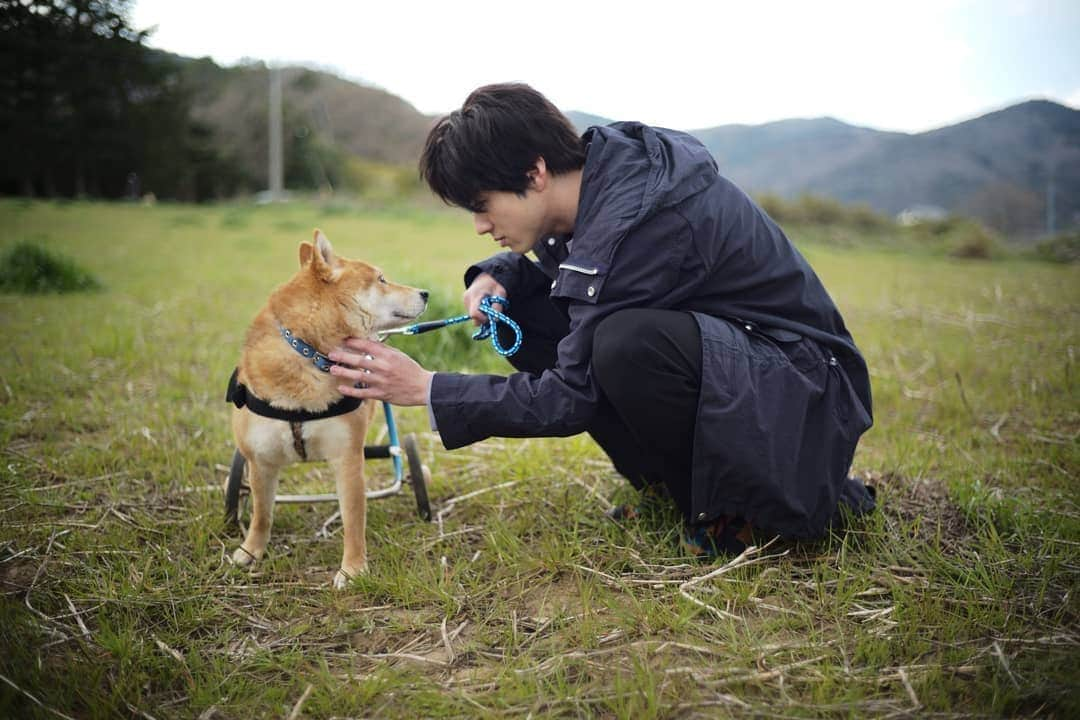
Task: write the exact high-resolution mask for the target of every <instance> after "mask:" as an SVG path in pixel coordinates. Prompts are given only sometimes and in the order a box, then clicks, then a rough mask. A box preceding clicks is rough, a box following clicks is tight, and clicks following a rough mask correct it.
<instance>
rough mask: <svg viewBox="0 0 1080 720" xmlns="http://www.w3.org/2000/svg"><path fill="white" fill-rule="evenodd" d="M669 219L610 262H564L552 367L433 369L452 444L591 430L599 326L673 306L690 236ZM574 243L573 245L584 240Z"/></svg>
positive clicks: (629, 242)
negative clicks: (562, 306)
mask: <svg viewBox="0 0 1080 720" xmlns="http://www.w3.org/2000/svg"><path fill="white" fill-rule="evenodd" d="M664 222H665V224H666V227H665V231H664V232H662V233H659V232H649V230H650V228H651V229H653V230H655V229H656V227H655V223H650V225H647V226H643V227H642V228H640V229H639V230H638V231H636V232H634V233H632V234H631V235H629V236H627V237H626V238H625V239H624V240H623V242H622V243H621V245H620V248H619V251H618V252H617V253H616V255H615V257H614V259H613V260H612V262H611V267H610V268H608V267H606V266H604V263H603V262H595V263H594V262H593V261H592V259H591V258H589V257H588V256H587V255H579V254H578V253H577V252H575V253H574V254H572V255H571V257H570V258H568V259H567V261H566V263H564V264H563V266H561V268H560V270H559V274H558V275H557V277H556V279H555V288H556V289H555V290H554V291H553V292H552V296H553V299H555V300H556V301H563V302H566V303H567V309H568V312H569V316H570V332H569V333H568V334H567V335H566V337H564V338H563V339H562V341H560V343H559V346H558V353H557V360H556V365H555V367H554V368H551V369H549V370H545V371H544V372H542V373H541V374H539V375H534V374H530V373H524V372H518V373H514V374H512V375H509V376H505V377H504V376H499V375H465V374H460V373H441V372H440V373H436V374H435V376H434V378H433V379H432V383H431V407H432V411H433V413H434V415H435V419H436V422H437V424H438V427H439V433H440V435H441V437H442V442H443V445H444V446H445V447H446V448H447V449H449V450H453V449H455V448H459V447H463V446H465V445H468V444H470V443H473V442H476V441H478V440H483V439H485V438H488V437H552V436H566V435H574V434H577V433H579V432H582V431H584V430H585V429H587V427H588V426H589V423H590V420H591V419H592V417H593V415H594V413H595V411H596V407H597V405H598V403H599V402H600V399H601V391H600V388H599V386H598V385H597V383H596V380H595V378H594V377H593V373H592V366H591V358H592V346H593V334H594V333H595V332H596V327H597V325H598V324H599V323H600V321H601V320H603V319H604V318H605V317H607V316H608V315H610V314H611V313H613V312H616V311H617V310H621V309H624V308H630V307H657V308H662V307H670V306H671V304H670V298H671V289H672V287H673V286H674V285H675V283H676V279H677V276H678V270H679V267H680V265H681V262H682V257H683V256H684V254H685V253H687V252H688V251H689V248H690V245H691V240H690V232H689V228H688V227H687V226H686V225H685V221H684V220H682V218H681V216H677V215H675V214H673V213H669V214H666V218H665V221H664ZM575 243H576V245H575V251H578V249H579V248H580V247H581V246H583V245H585V243H581V242H580V241H575ZM568 266H569V267H568ZM573 268H577V269H573ZM601 268H602V269H601ZM582 269H584V270H586V271H587V272H584V273H582V272H580V270H582ZM593 271H595V272H593ZM507 290H508V291H509V288H507ZM526 342H528V339H527V338H526Z"/></svg>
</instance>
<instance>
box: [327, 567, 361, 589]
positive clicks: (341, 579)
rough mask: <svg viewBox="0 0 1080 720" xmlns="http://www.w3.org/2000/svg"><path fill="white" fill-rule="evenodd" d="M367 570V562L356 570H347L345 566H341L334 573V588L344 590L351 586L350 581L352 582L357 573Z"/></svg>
mask: <svg viewBox="0 0 1080 720" xmlns="http://www.w3.org/2000/svg"><path fill="white" fill-rule="evenodd" d="M366 572H367V565H366V564H365V565H362V566H361V567H359V568H357V569H356V570H346V569H345V568H341V569H340V570H338V571H337V572H336V573H334V589H335V590H344V589H345V588H347V587H349V583H351V582H352V581H353V579H354V578H355V577H356V576H357V575H363V574H365V573H366Z"/></svg>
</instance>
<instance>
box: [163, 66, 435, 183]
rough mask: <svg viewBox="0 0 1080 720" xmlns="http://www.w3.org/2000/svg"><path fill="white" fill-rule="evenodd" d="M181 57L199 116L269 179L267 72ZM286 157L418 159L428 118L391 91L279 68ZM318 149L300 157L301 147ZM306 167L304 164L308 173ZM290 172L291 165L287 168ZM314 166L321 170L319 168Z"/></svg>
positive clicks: (252, 172)
mask: <svg viewBox="0 0 1080 720" xmlns="http://www.w3.org/2000/svg"><path fill="white" fill-rule="evenodd" d="M182 60H183V76H184V81H185V83H186V84H187V85H188V86H189V87H190V90H191V93H192V101H193V115H194V118H195V119H196V120H198V121H200V122H202V123H205V124H206V125H208V126H209V127H210V128H212V130H213V133H214V135H215V137H216V138H217V139H218V142H219V144H220V146H221V147H223V148H227V149H228V150H227V151H228V152H229V153H230V155H231V157H230V159H231V160H233V161H234V162H236V163H238V164H239V165H240V166H241V167H242V168H243V170H244V172H245V174H246V175H248V176H249V177H250V178H252V179H253V183H255V187H256V188H258V187H262V186H263V185H261V184H260V183H265V179H264V178H265V177H266V163H267V159H266V158H267V135H268V124H269V121H268V105H269V87H270V71H269V69H268V68H267V67H266V65H265V64H263V63H261V62H260V63H253V64H248V65H239V66H236V67H220V66H218V65H217V64H215V63H214V62H213V61H211V60H210V59H208V58H201V59H198V60H188V59H182ZM282 101H283V107H284V111H283V114H284V128H285V145H286V158H287V160H286V162H287V163H288V162H289V160H288V158H289V157H290V156H292V158H293V160H292V161H293V163H294V164H296V163H299V164H301V165H303V164H305V163H309V164H310V162H322V161H323V156H325V154H326V153H327V152H328V151H329V152H330V153H344V154H345V155H348V156H355V157H360V158H364V159H367V160H373V161H376V162H379V163H388V164H393V165H414V164H415V163H416V160H417V158H418V157H419V155H420V150H421V148H422V147H423V142H424V137H425V136H426V134H427V130H428V126H429V125H430V123H431V119H430V118H428V117H426V116H425V115H423V114H422V113H420V112H419V111H417V110H416V108H414V107H413V106H412V105H410V104H409V103H407V102H405V101H404V100H402V99H401V98H399V97H398V96H396V95H393V94H392V93H389V92H386V91H385V90H381V89H379V88H374V87H369V86H365V85H361V84H359V83H355V82H351V81H349V80H345V79H342V78H340V77H337V76H336V75H333V74H331V73H327V72H322V71H319V70H312V69H308V68H302V67H287V68H283V70H282ZM298 144H303V145H305V147H307V148H311V147H313V146H315V147H316V148H317V150H313V151H312V152H308V153H304V155H306V156H307V157H297V155H298V153H297V152H295V151H296V149H297V148H296V145H298ZM308 171H309V169H308V168H303V167H301V168H299V170H298V172H300V173H306V172H308ZM287 172H288V171H287ZM311 172H314V173H316V174H317V173H318V172H320V171H319V169H318V168H316V169H314V170H311Z"/></svg>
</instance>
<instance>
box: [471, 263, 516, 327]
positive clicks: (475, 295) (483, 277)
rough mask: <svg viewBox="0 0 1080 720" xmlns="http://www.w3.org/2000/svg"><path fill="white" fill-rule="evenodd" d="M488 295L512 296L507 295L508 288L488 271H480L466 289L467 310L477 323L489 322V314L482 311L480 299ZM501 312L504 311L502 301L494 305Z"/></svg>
mask: <svg viewBox="0 0 1080 720" xmlns="http://www.w3.org/2000/svg"><path fill="white" fill-rule="evenodd" d="M488 295H498V296H499V297H503V298H506V299H507V300H509V299H510V298H509V297H507V295H506V288H504V287H503V286H502V285H500V284H499V282H498V280H496V279H495V278H493V277H492V276H491V275H489V274H487V273H480V274H479V275H477V276H476V278H475V279H474V280H473V281H472V285H469V289H468V290H466V291H465V295H464V300H465V312H467V313H468V314H469V317H471V318H472V319H473V323H475V324H476V325H483V324H484V323H486V322H487V319H488V318H487V315H485V314H484V313H482V312H480V301H481V300H483V299H484V298H485V297H486V296H488ZM492 307H494V308H495V309H496V310H498V311H499V312H502V311H503V306H502V303H494V304H493V305H492Z"/></svg>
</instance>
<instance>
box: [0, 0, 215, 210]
mask: <svg viewBox="0 0 1080 720" xmlns="http://www.w3.org/2000/svg"><path fill="white" fill-rule="evenodd" d="M131 5H132V3H131V1H130V0H0V153H2V154H3V156H4V157H5V158H6V159H7V161H6V162H5V167H4V168H3V169H2V170H0V192H5V193H20V194H25V195H33V194H39V193H40V194H45V195H50V196H51V195H84V194H88V195H96V196H105V197H120V196H122V195H123V194H124V193H125V192H130V191H131V189H132V187H133V186H134V187H141V188H143V189H148V190H153V191H154V192H155V193H156V194H158V195H161V196H165V197H178V198H180V199H190V200H194V199H201V198H203V197H207V196H209V195H211V194H213V193H214V192H215V189H214V188H213V187H211V185H212V183H209V184H208V183H207V182H206V181H205V176H207V175H209V174H212V173H210V172H208V170H207V168H208V167H209V168H215V167H216V166H217V165H220V164H221V163H220V161H219V156H218V154H217V152H216V150H215V148H214V143H213V138H212V137H208V133H209V130H208V129H207V128H206V127H205V126H199V125H198V124H196V123H193V122H192V121H191V120H190V101H189V98H188V97H187V94H186V90H185V87H184V86H183V84H182V83H181V82H180V74H179V68H178V66H177V63H176V62H175V61H174V60H173V59H172V58H171V57H169V56H167V55H166V54H164V53H160V52H156V51H153V50H151V49H150V48H147V47H146V45H145V44H144V43H145V40H146V38H147V36H148V34H149V33H148V31H145V30H135V29H133V28H132V27H131V25H130V21H129V19H128V16H129V12H130V7H131ZM222 174H223V176H225V177H228V175H229V174H228V173H227V172H223V173H222ZM133 177H137V178H139V181H138V182H134V183H133V182H132V178H133ZM201 178H202V179H201Z"/></svg>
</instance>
